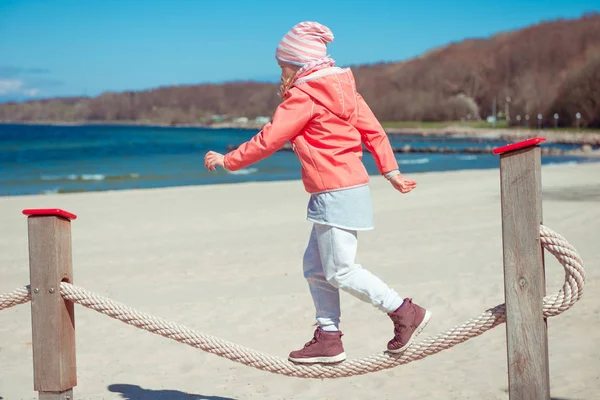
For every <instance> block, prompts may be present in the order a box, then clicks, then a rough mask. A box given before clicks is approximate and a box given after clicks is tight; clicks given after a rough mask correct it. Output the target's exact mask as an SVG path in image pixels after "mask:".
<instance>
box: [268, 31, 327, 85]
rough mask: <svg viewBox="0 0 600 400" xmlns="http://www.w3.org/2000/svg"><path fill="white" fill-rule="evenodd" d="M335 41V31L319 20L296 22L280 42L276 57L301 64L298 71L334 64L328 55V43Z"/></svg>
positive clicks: (282, 60) (283, 60)
mask: <svg viewBox="0 0 600 400" xmlns="http://www.w3.org/2000/svg"><path fill="white" fill-rule="evenodd" d="M331 42H333V33H332V32H331V30H330V29H329V28H328V27H326V26H325V25H321V24H320V23H318V22H310V21H305V22H300V23H299V24H296V25H295V26H294V27H293V28H292V29H291V30H290V31H289V32H288V33H286V35H285V36H284V37H283V39H281V41H280V42H279V46H277V52H276V53H275V58H277V60H278V61H280V62H284V63H288V64H293V65H299V66H302V67H303V68H302V69H301V71H298V72H299V74H300V73H301V72H302V70H306V69H309V68H315V67H318V66H321V65H323V66H325V65H327V66H330V65H331V66H333V65H334V64H335V62H334V61H333V60H332V59H331V58H330V57H329V56H328V55H327V43H331Z"/></svg>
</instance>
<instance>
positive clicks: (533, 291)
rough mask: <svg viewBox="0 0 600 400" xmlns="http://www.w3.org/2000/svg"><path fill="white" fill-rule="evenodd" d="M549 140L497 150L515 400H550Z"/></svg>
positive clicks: (511, 388)
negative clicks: (543, 232) (545, 151)
mask: <svg viewBox="0 0 600 400" xmlns="http://www.w3.org/2000/svg"><path fill="white" fill-rule="evenodd" d="M543 141H545V139H544V138H534V139H529V140H526V141H524V142H519V143H515V144H511V145H508V146H504V147H500V148H497V149H494V154H499V155H500V181H501V202H502V203H501V204H502V206H501V207H502V243H503V254H504V256H503V257H504V296H505V301H506V339H507V355H508V390H509V398H510V399H511V400H550V376H549V375H550V374H549V367H548V335H547V325H546V319H545V318H544V316H543V309H542V305H543V304H542V299H543V297H544V296H545V294H546V281H545V270H544V257H543V248H542V246H541V243H540V224H541V223H542V201H541V190H542V182H541V149H540V147H539V143H542V142H543Z"/></svg>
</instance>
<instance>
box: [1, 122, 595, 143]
mask: <svg viewBox="0 0 600 400" xmlns="http://www.w3.org/2000/svg"><path fill="white" fill-rule="evenodd" d="M0 125H30V126H65V127H74V126H81V127H83V126H123V127H144V128H199V129H214V130H219V129H242V130H260V129H262V127H263V126H264V124H258V123H252V122H249V123H243V124H242V123H229V122H227V123H225V122H224V123H217V124H200V123H198V124H174V125H173V124H160V123H156V122H153V121H81V122H76V121H72V122H68V121H28V122H21V121H0ZM384 130H385V132H386V133H387V134H388V135H394V136H402V135H412V136H421V137H428V136H433V137H451V138H452V137H465V136H468V137H470V138H474V139H481V140H482V141H485V140H490V141H491V140H506V141H519V140H523V139H526V138H531V137H538V136H542V137H545V138H546V140H547V142H550V143H557V144H580V145H591V146H600V132H598V131H595V130H594V131H589V132H586V131H579V132H574V131H569V130H565V129H560V128H550V129H520V128H511V129H506V128H472V127H468V126H460V125H452V124H450V125H448V126H445V127H439V128H393V127H390V128H386V127H385V126H384Z"/></svg>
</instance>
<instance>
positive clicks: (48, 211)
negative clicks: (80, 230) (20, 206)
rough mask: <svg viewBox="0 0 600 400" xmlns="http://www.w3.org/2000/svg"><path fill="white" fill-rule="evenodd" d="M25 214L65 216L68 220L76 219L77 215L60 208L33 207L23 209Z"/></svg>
mask: <svg viewBox="0 0 600 400" xmlns="http://www.w3.org/2000/svg"><path fill="white" fill-rule="evenodd" d="M23 214H25V215H56V216H57V217H63V218H67V219H69V220H71V219H76V218H77V215H75V214H72V213H70V212H68V211H65V210H61V209H60V208H35V209H28V210H23Z"/></svg>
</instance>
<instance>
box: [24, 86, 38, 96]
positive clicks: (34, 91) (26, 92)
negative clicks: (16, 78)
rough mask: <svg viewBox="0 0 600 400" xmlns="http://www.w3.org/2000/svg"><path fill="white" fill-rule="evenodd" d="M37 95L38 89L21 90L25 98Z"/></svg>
mask: <svg viewBox="0 0 600 400" xmlns="http://www.w3.org/2000/svg"><path fill="white" fill-rule="evenodd" d="M39 93H40V89H36V88H32V89H25V90H23V94H24V95H25V96H30V97H33V96H35V95H37V94H39Z"/></svg>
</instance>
